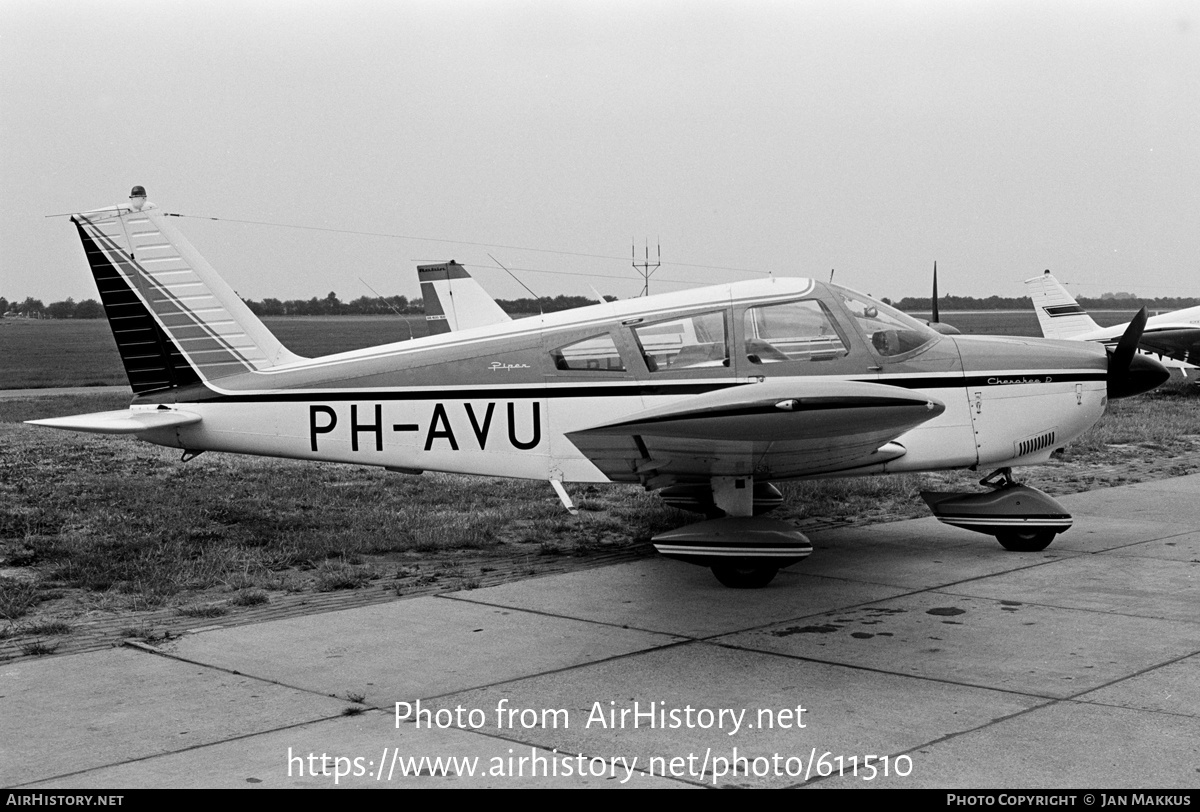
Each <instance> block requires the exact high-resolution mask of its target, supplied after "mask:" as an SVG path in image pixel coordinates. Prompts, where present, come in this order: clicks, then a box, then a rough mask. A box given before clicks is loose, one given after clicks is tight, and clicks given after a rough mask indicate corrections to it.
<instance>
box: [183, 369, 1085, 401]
mask: <svg viewBox="0 0 1200 812" xmlns="http://www.w3.org/2000/svg"><path fill="white" fill-rule="evenodd" d="M1105 377H1106V376H1105V373H1104V372H1102V371H1099V370H1097V371H1095V372H1054V371H1051V372H1046V371H1045V370H1041V371H1036V372H1035V371H1026V372H1018V371H1011V372H1007V371H1006V372H997V373H994V374H991V375H971V376H967V377H953V376H940V377H923V376H913V377H911V378H900V377H897V378H887V379H884V380H879V379H877V378H870V377H863V378H849V379H845V380H850V381H852V382H856V383H874V384H878V385H880V386H894V387H896V388H898V389H964V388H967V389H972V388H976V387H979V388H984V387H986V388H990V387H993V386H1012V385H1039V384H1046V383H1081V382H1085V381H1103V380H1105ZM797 383H798V384H799V385H803V378H798V380H797ZM754 385H755V384H754V383H753V382H749V381H728V382H706V383H690V382H684V381H680V382H677V383H667V382H663V383H644V382H638V383H630V384H628V385H624V386H595V385H588V384H562V385H554V384H546V385H540V384H530V385H529V386H526V387H493V386H479V387H471V388H462V389H438V388H434V387H426V388H422V389H409V390H395V389H371V390H362V389H307V390H304V391H294V392H293V391H289V390H286V389H280V390H278V391H274V392H247V393H244V394H242V393H237V392H217V391H214V390H213V389H211V388H210V387H209V386H207V385H199V386H195V387H189V388H188V389H186V390H175V391H174V392H172V393H171V394H172V401H173V402H178V403H309V402H312V401H316V400H320V401H330V402H349V401H363V400H375V401H397V400H402V401H413V400H415V401H420V400H455V399H459V400H469V399H481V398H484V399H488V400H523V399H531V398H546V397H549V398H605V397H655V396H663V395H702V394H705V393H706V392H716V391H719V390H722V389H731V388H733V387H736V386H754ZM800 397H803V395H801V396H800Z"/></svg>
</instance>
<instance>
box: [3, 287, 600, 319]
mask: <svg viewBox="0 0 1200 812" xmlns="http://www.w3.org/2000/svg"><path fill="white" fill-rule="evenodd" d="M605 298H606V299H608V300H609V301H610V302H611V301H616V297H615V296H607V297H605ZM242 301H243V302H245V303H246V306H247V307H249V308H250V312H251V313H254V315H256V316H381V315H387V314H394V313H401V314H404V315H424V314H425V302H424V301H423V300H422V299H421V298H420V297H419V296H418V297H416V298H414V299H409V298H408V297H407V296H386V297H379V296H376V297H370V296H360V297H359V298H357V299H355V300H353V301H350V302H343V301H342V300H341V299H339V298H338V295H337V293H335V292H334V291H330V292H329V294H328V295H327V296H325V297H324V298H318V297H316V296H314V297H312V298H311V299H273V298H267V299H262V300H261V301H255V300H254V299H242ZM496 303H497V304H498V305H500V307H501V309H502V310H504V312H506V313H508V314H509V315H529V314H534V313H553V312H555V311H557V310H569V309H571V308H575V307H585V306H586V305H591V304H595V303H596V302H595V300H594V299H590V298H588V297H586V296H553V297H551V296H543V297H542V298H540V299H530V298H525V299H497V300H496ZM0 314H3V315H8V316H19V317H24V318H32V319H100V318H104V307H103V305H101V304H100V303H99V302H97V301H96V300H95V299H84V300H83V301H82V302H76V301H75V300H74V299H72V298H68V299H66V300H64V301H61V302H51V303H50V304H48V305H47V304H43V303H42V300H41V299H35V298H33V297H32V296H29V297H26V298H25V300H24V301H15V300H14V301H11V302H10V301H9V300H8V299H6V298H4V297H3V296H0Z"/></svg>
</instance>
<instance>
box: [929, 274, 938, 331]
mask: <svg viewBox="0 0 1200 812" xmlns="http://www.w3.org/2000/svg"><path fill="white" fill-rule="evenodd" d="M930 321H931V322H932V323H933V324H937V323H938V322H939V321H940V319H938V309H937V260H936V259H935V260H934V261H933V318H932V319H930Z"/></svg>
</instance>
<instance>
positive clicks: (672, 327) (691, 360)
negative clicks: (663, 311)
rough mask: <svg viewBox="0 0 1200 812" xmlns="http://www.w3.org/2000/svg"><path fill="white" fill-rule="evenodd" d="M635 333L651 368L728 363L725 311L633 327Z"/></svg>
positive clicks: (662, 368) (657, 370)
mask: <svg viewBox="0 0 1200 812" xmlns="http://www.w3.org/2000/svg"><path fill="white" fill-rule="evenodd" d="M633 335H634V338H636V339H637V343H638V347H639V348H641V352H642V358H643V359H645V361H646V367H647V368H648V369H649V370H650V371H651V372H664V371H667V370H673V369H697V368H703V367H727V366H729V346H728V344H727V343H726V341H725V314H724V313H701V314H699V315H696V316H688V317H687V318H682V319H672V320H671V321H660V322H658V323H656V324H647V325H644V326H639V327H634V328H633Z"/></svg>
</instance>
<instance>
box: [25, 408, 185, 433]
mask: <svg viewBox="0 0 1200 812" xmlns="http://www.w3.org/2000/svg"><path fill="white" fill-rule="evenodd" d="M25 422H26V423H29V424H30V425H33V426H46V427H47V428H52V429H66V430H67V431H86V432H89V433H91V434H141V433H142V432H144V431H153V430H154V429H165V428H171V427H172V426H190V425H192V424H193V423H199V422H200V415H198V414H188V413H187V412H177V411H174V410H171V409H154V410H152V409H118V410H117V411H114V412H93V413H92V414H76V415H71V416H70V417H50V418H46V419H44V420H26V421H25Z"/></svg>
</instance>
